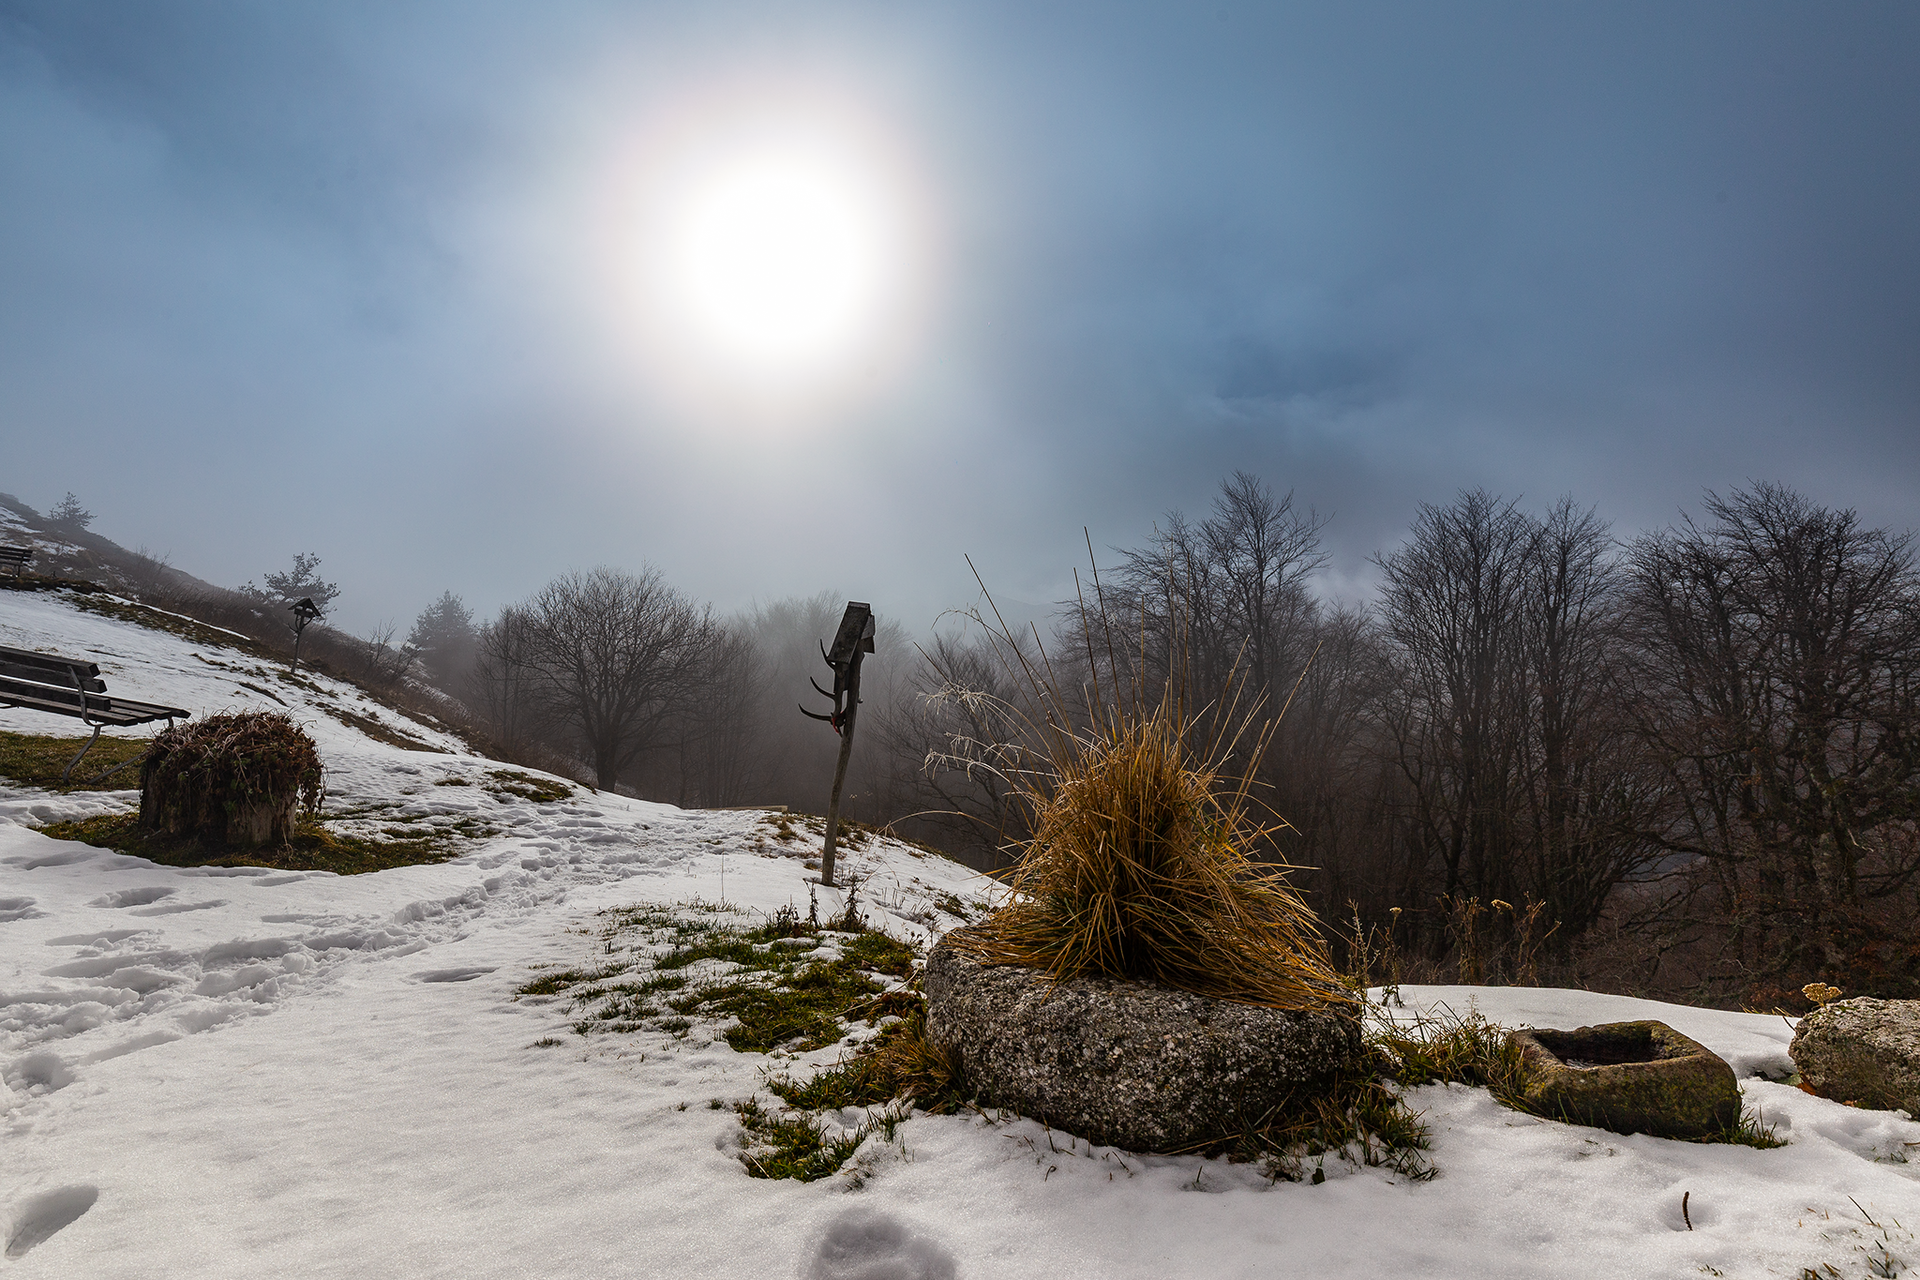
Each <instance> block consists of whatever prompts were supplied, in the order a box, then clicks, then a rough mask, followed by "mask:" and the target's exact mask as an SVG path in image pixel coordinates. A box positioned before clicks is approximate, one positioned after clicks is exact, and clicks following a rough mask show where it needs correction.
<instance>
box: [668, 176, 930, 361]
mask: <svg viewBox="0 0 1920 1280" xmlns="http://www.w3.org/2000/svg"><path fill="white" fill-rule="evenodd" d="M885 213H886V211H885V209H884V206H883V204H882V201H881V200H880V199H879V198H878V195H877V193H876V192H874V191H872V190H870V189H869V184H868V183H867V182H866V181H864V175H861V174H857V173H850V172H848V171H847V170H846V168H845V167H844V166H842V165H839V164H836V163H834V161H833V159H832V158H830V157H821V156H812V155H805V154H794V153H791V152H785V151H771V152H768V153H765V154H761V155H744V156H738V157H734V158H732V159H730V160H729V161H727V162H726V163H724V164H722V165H720V166H718V167H717V168H716V171H715V172H713V173H711V174H707V175H704V176H703V177H702V179H701V180H700V181H699V182H697V183H696V184H695V185H694V186H693V187H692V189H691V190H689V191H688V192H687V194H686V196H685V197H684V203H683V204H682V205H681V207H680V210H679V213H678V217H677V218H675V220H674V225H673V226H672V227H671V228H670V230H669V232H668V246H667V267H668V270H669V272H670V274H669V275H668V276H667V279H666V281H665V282H664V283H666V284H667V285H668V287H669V288H670V289H671V290H672V291H673V293H674V294H675V295H676V297H677V300H678V302H679V304H680V306H682V307H684V308H685V312H686V317H687V320H688V321H689V323H691V324H692V325H693V326H694V327H695V328H696V329H697V331H698V333H699V336H700V337H701V338H702V339H704V340H705V341H707V342H709V343H711V344H712V345H713V346H714V347H715V348H716V349H718V350H719V351H721V352H723V353H725V354H728V355H732V356H735V357H738V358H739V359H740V360H741V361H743V362H745V363H747V364H750V365H752V366H754V367H756V368H760V369H763V370H766V371H768V372H803V371H805V370H807V369H811V368H814V367H817V366H818V365H819V364H820V363H821V362H822V361H827V360H832V359H834V358H835V357H837V356H839V355H840V354H841V353H843V352H845V351H846V350H847V349H848V347H849V346H851V345H852V344H853V343H855V342H858V341H860V340H861V339H862V338H864V337H866V336H868V331H869V328H870V326H871V325H872V324H873V322H874V320H875V318H876V315H877V313H878V312H879V311H880V310H881V309H882V307H883V305H884V304H885V302H886V301H887V292H888V287H887V286H888V284H889V280H888V275H889V272H890V271H893V270H896V269H897V267H898V264H897V263H894V262H892V261H889V259H890V258H891V257H892V252H891V251H892V249H893V246H892V245H891V244H889V243H888V242H889V240H890V239H891V237H890V236H889V234H888V233H889V228H888V227H887V226H886V225H885V224H886V217H885Z"/></svg>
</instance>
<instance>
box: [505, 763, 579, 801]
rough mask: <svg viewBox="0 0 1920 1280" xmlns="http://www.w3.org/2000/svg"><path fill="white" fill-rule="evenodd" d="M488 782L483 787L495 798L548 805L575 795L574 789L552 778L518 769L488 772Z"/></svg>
mask: <svg viewBox="0 0 1920 1280" xmlns="http://www.w3.org/2000/svg"><path fill="white" fill-rule="evenodd" d="M487 778H488V779H489V780H488V781H487V782H485V783H483V784H482V785H483V786H485V787H486V789H487V790H488V791H490V792H492V793H493V794H494V795H495V796H497V797H500V798H502V799H506V798H509V797H512V798H516V799H520V800H531V801H533V802H534V803H535V804H548V803H551V802H552V801H555V800H565V799H568V798H569V797H571V796H572V795H573V787H572V786H571V785H569V784H568V783H565V782H559V781H556V780H554V779H552V778H536V777H534V776H533V775H532V774H530V773H522V772H520V771H519V770H518V769H493V770H490V771H488V773H487Z"/></svg>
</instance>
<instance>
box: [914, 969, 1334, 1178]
mask: <svg viewBox="0 0 1920 1280" xmlns="http://www.w3.org/2000/svg"><path fill="white" fill-rule="evenodd" d="M923 987H924V989H925V991H926V996H927V1038H928V1039H929V1040H932V1041H933V1042H934V1043H936V1044H939V1045H942V1046H944V1047H946V1048H947V1049H948V1050H949V1051H951V1052H952V1053H953V1054H954V1056H955V1057H956V1058H957V1060H958V1063H959V1066H960V1069H961V1071H962V1073H963V1075H964V1077H965V1079H966V1081H967V1084H968V1086H969V1087H970V1088H971V1089H973V1090H974V1091H975V1093H976V1094H977V1096H978V1097H979V1098H980V1099H981V1101H983V1102H986V1103H988V1104H990V1105H993V1106H999V1107H1005V1108H1007V1109H1009V1110H1012V1111H1017V1112H1019V1113H1020V1114H1021V1115H1025V1116H1031V1117H1033V1118H1034V1119H1036V1120H1043V1121H1045V1122H1046V1123H1047V1124H1049V1125H1051V1126H1053V1127H1054V1128H1057V1129H1063V1130H1065V1131H1066V1132H1068V1133H1072V1134H1078V1135H1079V1136H1080V1137H1083V1138H1086V1139H1088V1140H1089V1141H1091V1142H1095V1143H1101V1144H1104V1145H1108V1146H1115V1147H1123V1148H1125V1149H1127V1150H1130V1151H1149V1152H1172V1151H1192V1150H1198V1149H1202V1148H1205V1147H1209V1146H1212V1145H1214V1144H1216V1143H1220V1142H1223V1141H1227V1140H1230V1139H1232V1138H1233V1137H1235V1136H1237V1135H1239V1134H1241V1133H1244V1132H1247V1131H1248V1130H1249V1129H1250V1128H1252V1127H1254V1126H1256V1125H1258V1124H1260V1123H1261V1122H1262V1121H1263V1120H1265V1119H1267V1118H1269V1117H1270V1116H1271V1115H1272V1114H1273V1113H1274V1112H1275V1111H1276V1110H1277V1109H1279V1108H1282V1107H1284V1106H1285V1105H1286V1104H1287V1103H1288V1101H1289V1099H1290V1098H1293V1097H1294V1096H1295V1095H1297V1094H1300V1093H1302V1092H1303V1091H1305V1090H1309V1089H1311V1088H1312V1087H1313V1086H1314V1085H1316V1084H1319V1083H1322V1082H1324V1081H1326V1080H1327V1079H1328V1078H1329V1077H1331V1076H1333V1075H1334V1074H1335V1073H1337V1072H1339V1071H1340V1070H1342V1069H1343V1068H1347V1067H1351V1066H1353V1065H1355V1064H1357V1063H1358V1062H1359V1061H1360V1060H1361V1055H1362V1048H1361V1040H1360V1021H1359V1016H1358V1011H1357V1009H1356V1008H1353V1007H1347V1006H1339V1005H1333V1006H1329V1007H1327V1008H1323V1009H1314V1010H1305V1011H1297V1012H1296V1011H1284V1010H1279V1009H1264V1008H1259V1007H1256V1006H1254V1005H1245V1004H1235V1003H1233V1002H1231V1001H1226V1000H1216V999H1211V998H1209V997H1207V996H1199V995H1194V994H1192V993H1190V992H1186V991H1176V990H1174V989H1172V988H1170V987H1164V986H1160V985H1158V984H1155V983H1147V982H1129V981H1123V980H1118V979H1111V978H1075V979H1071V980H1069V981H1066V982H1062V983H1059V984H1057V985H1056V984H1054V983H1053V982H1052V980H1051V979H1049V978H1048V977H1047V976H1046V975H1045V974H1043V973H1040V972H1037V971H1035V970H1032V969H1023V968H1018V967H1015V966H1012V965H988V964H983V963H982V962H981V961H980V960H979V959H978V958H976V957H974V956H972V955H969V954H967V953H965V952H962V951H958V950H956V949H954V947H953V946H952V945H950V944H949V943H948V942H947V941H945V940H942V941H941V942H940V943H939V944H937V945H936V946H935V947H934V949H933V952H932V954H931V955H930V956H929V957H928V959H927V967H926V973H925V977H924V979H923Z"/></svg>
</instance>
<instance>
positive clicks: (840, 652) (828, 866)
mask: <svg viewBox="0 0 1920 1280" xmlns="http://www.w3.org/2000/svg"><path fill="white" fill-rule="evenodd" d="M872 652H873V606H872V605H868V604H863V603H861V602H860V601H858V600H849V601H847V611H846V613H845V614H843V615H842V616H841V618H840V630H839V632H838V633H837V634H835V636H834V637H833V649H832V651H831V652H829V651H828V649H827V647H826V646H825V645H822V646H821V647H820V656H821V657H823V658H825V659H826V660H827V665H828V666H829V667H832V668H833V690H832V692H828V691H827V690H825V689H821V688H820V682H819V681H818V680H810V681H808V683H810V684H811V685H813V687H814V688H815V689H819V691H820V692H821V693H824V694H826V695H827V696H828V697H829V698H832V699H833V712H832V714H831V715H824V716H823V715H821V714H820V713H819V712H817V711H808V710H807V709H806V708H805V707H801V708H800V713H801V714H802V715H806V716H811V717H813V718H814V719H815V720H825V721H826V722H827V723H828V724H830V725H832V726H833V731H834V732H835V733H837V734H839V735H840V762H839V763H838V764H837V765H835V766H834V770H833V794H832V795H831V796H829V797H828V799H827V840H826V845H825V847H824V848H823V849H822V850H821V853H820V883H821V884H829V885H830V884H832V883H833V849H834V843H835V840H836V838H837V837H838V835H839V831H840V788H841V787H842V786H844V785H845V784H846V780H847V758H848V757H849V756H851V755H852V754H853V717H854V713H855V712H856V711H858V710H859V709H860V659H862V658H863V657H865V656H866V655H867V654H869V653H872Z"/></svg>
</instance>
